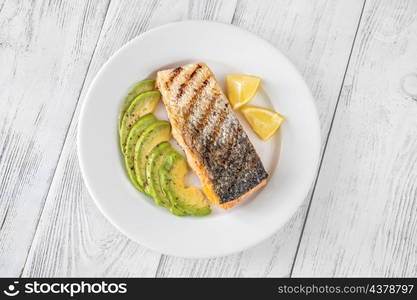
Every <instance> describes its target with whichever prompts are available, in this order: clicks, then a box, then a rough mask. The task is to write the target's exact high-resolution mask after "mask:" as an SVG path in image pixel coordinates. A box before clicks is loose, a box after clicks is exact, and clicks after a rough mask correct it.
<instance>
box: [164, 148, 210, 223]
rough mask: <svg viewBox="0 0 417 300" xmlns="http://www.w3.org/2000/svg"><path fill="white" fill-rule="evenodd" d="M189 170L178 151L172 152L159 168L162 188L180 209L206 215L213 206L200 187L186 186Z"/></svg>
mask: <svg viewBox="0 0 417 300" xmlns="http://www.w3.org/2000/svg"><path fill="white" fill-rule="evenodd" d="M187 172H188V167H187V163H186V161H185V159H184V158H183V157H182V156H181V155H180V154H179V153H178V152H175V151H174V152H171V153H170V154H169V155H167V156H166V157H165V159H164V162H163V165H162V167H161V168H160V169H159V177H160V184H161V188H162V190H163V191H164V193H165V195H167V197H168V199H169V200H170V202H171V203H173V204H174V205H175V207H177V208H178V209H180V210H183V211H184V212H186V213H188V214H191V215H193V216H206V215H208V214H210V213H211V208H210V206H209V205H208V203H207V201H206V199H205V198H204V195H203V193H202V192H201V191H200V190H199V189H198V188H196V187H186V186H185V184H184V176H185V175H186V174H187Z"/></svg>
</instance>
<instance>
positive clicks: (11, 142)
mask: <svg viewBox="0 0 417 300" xmlns="http://www.w3.org/2000/svg"><path fill="white" fill-rule="evenodd" d="M106 8H107V1H101V2H100V3H96V4H94V5H93V3H92V1H66V2H53V1H52V2H49V1H5V2H2V3H1V5H0V66H1V67H0V86H1V88H0V101H1V110H0V119H1V120H2V122H1V125H0V127H1V129H0V130H1V134H0V178H1V179H0V199H1V200H0V276H19V274H20V272H21V270H22V268H23V266H24V263H25V259H26V257H27V253H28V251H29V247H30V245H31V242H32V239H33V236H34V234H35V229H36V225H37V222H38V220H39V217H40V214H41V210H42V207H43V205H44V202H45V198H46V195H47V193H48V188H49V186H50V183H51V180H52V176H53V174H54V171H55V167H56V164H57V162H58V157H59V154H60V152H61V150H62V146H63V143H64V139H65V135H66V133H67V130H68V127H69V124H70V122H71V118H72V115H73V112H74V109H75V106H76V103H77V100H78V97H79V94H80V91H81V87H82V85H83V81H84V78H85V75H86V72H87V69H88V65H89V63H90V60H91V57H92V54H93V51H94V47H95V45H96V42H97V39H98V36H99V32H100V28H101V26H102V23H103V21H104V15H105V11H106Z"/></svg>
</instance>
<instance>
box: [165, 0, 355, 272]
mask: <svg viewBox="0 0 417 300" xmlns="http://www.w3.org/2000/svg"><path fill="white" fill-rule="evenodd" d="M362 8H363V1H308V0H306V1H285V0H282V1H239V2H238V6H237V9H236V12H235V14H234V18H233V23H234V24H235V25H238V26H241V27H243V28H245V29H247V30H249V31H252V32H254V33H256V34H258V35H260V36H261V37H263V38H265V39H266V40H269V41H270V42H271V43H273V44H274V45H275V46H276V47H277V48H278V49H279V50H281V51H282V52H283V53H284V54H285V55H287V56H288V57H289V58H290V59H291V60H292V61H293V62H294V63H295V65H296V66H297V67H298V69H299V70H300V71H301V72H302V74H303V75H304V77H305V79H306V80H307V83H308V85H309V86H310V88H311V89H312V92H313V94H314V96H315V98H316V104H317V107H318V111H319V114H320V120H321V124H322V136H323V137H326V136H327V134H328V131H329V127H330V123H331V120H332V117H333V113H334V109H335V105H336V100H337V97H338V94H339V91H340V87H341V85H342V80H343V75H344V73H345V70H346V65H347V61H348V57H349V54H350V50H351V47H352V43H353V39H354V35H355V32H356V29H357V25H358V22H359V17H360V14H361V11H362ZM323 141H325V139H324V140H323ZM309 199H310V196H308V197H307V198H306V201H305V202H304V205H303V206H302V208H301V209H300V210H299V211H298V212H297V214H296V215H295V216H294V217H293V218H292V219H291V221H289V222H288V224H287V225H286V226H285V227H283V228H282V229H281V230H280V231H279V232H278V233H277V234H276V235H274V236H273V237H272V238H270V239H268V240H267V241H265V242H263V243H262V244H260V245H258V246H256V247H254V248H252V249H249V250H247V251H244V252H242V253H238V254H235V255H231V256H228V257H222V258H216V259H202V260H194V259H180V258H173V257H163V259H162V261H161V264H160V268H159V269H158V273H157V276H161V277H170V276H181V277H188V276H193V277H207V276H209V277H222V276H224V277H227V276H239V277H253V276H256V277H265V276H270V277H276V276H289V275H290V271H291V267H292V264H293V260H294V257H295V253H296V249H297V245H298V241H299V238H300V233H301V231H302V227H303V222H304V217H305V213H306V209H307V206H308V200H309Z"/></svg>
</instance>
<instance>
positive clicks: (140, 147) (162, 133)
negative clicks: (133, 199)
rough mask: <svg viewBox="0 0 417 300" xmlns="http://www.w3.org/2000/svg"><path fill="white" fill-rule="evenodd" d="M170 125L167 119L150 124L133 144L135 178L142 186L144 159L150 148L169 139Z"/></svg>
mask: <svg viewBox="0 0 417 300" xmlns="http://www.w3.org/2000/svg"><path fill="white" fill-rule="evenodd" d="M170 137H171V125H170V124H169V122H167V121H156V122H154V123H152V124H150V125H149V126H148V127H147V128H146V129H145V131H144V132H143V133H142V135H141V136H140V137H139V139H138V142H137V143H136V146H135V158H134V167H135V174H136V180H137V182H138V184H139V186H141V187H142V188H144V187H145V185H146V161H147V159H148V157H149V154H150V153H151V151H152V149H153V148H154V147H155V146H157V145H158V144H160V143H162V142H166V141H169V139H170Z"/></svg>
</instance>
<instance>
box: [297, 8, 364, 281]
mask: <svg viewBox="0 0 417 300" xmlns="http://www.w3.org/2000/svg"><path fill="white" fill-rule="evenodd" d="M365 5H366V0H364V2H363V5H362V11H361V14H360V16H359V21H358V25H357V27H356V31H355V35H354V37H353V42H352V46H351V49H350V53H349V57H348V60H347V63H346V68H345V73H344V74H343V79H342V83H341V86H340V90H339V95H338V96H337V100H336V105H335V108H334V112H333V117H332V120H331V122H330V126H329V131H328V132H327V136H326V141H325V143H324V147H323V153H322V155H321V159H320V164H319V167H318V170H317V175H316V178H315V180H314V184H313V189H312V192H311V196H310V200H309V203H308V207H307V212H306V216H305V218H304V222H303V226H302V229H301V233H300V237H299V239H298V243H297V248H296V250H295V255H294V260H293V263H292V266H291V270H290V274H289V277H290V278H291V277H292V275H293V272H294V267H295V263H296V261H297V257H298V253H299V250H300V245H301V240H302V238H303V235H304V230H305V227H306V223H307V219H308V215H309V212H310V208H311V203H312V202H313V197H314V192H315V191H316V186H317V182H318V179H319V177H320V172H321V167H322V164H323V160H324V156H325V154H326V150H327V144H328V142H329V138H330V134H331V132H332V128H333V123H334V120H335V117H336V114H337V108H338V106H339V101H340V97H341V95H342V91H343V86H344V84H345V79H346V74H347V72H348V70H349V65H350V60H351V58H352V52H353V49H354V46H355V44H356V38H357V35H358V32H359V27H360V24H361V22H362V16H363V12H364V10H365Z"/></svg>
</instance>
